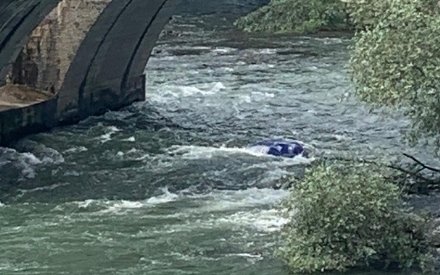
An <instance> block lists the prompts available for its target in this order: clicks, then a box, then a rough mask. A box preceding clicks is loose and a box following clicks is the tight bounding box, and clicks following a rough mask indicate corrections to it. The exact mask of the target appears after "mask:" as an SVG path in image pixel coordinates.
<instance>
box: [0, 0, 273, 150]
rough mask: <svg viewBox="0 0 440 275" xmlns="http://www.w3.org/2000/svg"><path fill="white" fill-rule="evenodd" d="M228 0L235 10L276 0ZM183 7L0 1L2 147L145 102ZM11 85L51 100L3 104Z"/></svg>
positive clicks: (141, 2) (177, 0)
mask: <svg viewBox="0 0 440 275" xmlns="http://www.w3.org/2000/svg"><path fill="white" fill-rule="evenodd" d="M186 1H187V2H191V4H190V6H191V5H192V6H191V7H189V6H188V7H187V6H186V5H185V7H184V9H186V10H188V9H192V8H194V9H195V10H203V9H205V8H206V7H205V6H203V5H197V4H194V3H195V2H196V1H195V0H186ZM219 1H220V0H219ZM221 1H223V2H227V5H230V6H231V5H237V4H238V3H239V2H240V1H244V2H246V3H247V2H258V4H257V5H261V4H262V3H260V2H264V1H266V2H268V1H269V0H221ZM181 2H185V1H182V0H2V1H0V145H1V144H7V143H9V142H10V141H13V140H14V139H16V138H20V137H22V136H23V135H27V134H30V133H35V132H41V131H44V130H47V129H50V128H52V127H54V126H57V125H61V124H70V123H75V122H78V121H80V120H82V119H84V118H86V117H88V116H91V115H99V114H102V113H104V112H105V111H108V110H117V109H119V108H121V107H123V106H126V105H129V104H131V103H133V102H135V101H143V100H145V94H146V91H145V85H146V83H145V67H146V64H147V62H148V60H149V57H150V54H151V52H152V50H153V48H154V47H155V45H156V41H157V39H158V38H159V36H160V33H161V32H162V30H163V29H164V27H165V25H166V24H167V23H168V21H169V19H170V18H171V16H172V15H173V14H174V13H175V11H176V8H177V6H178V5H179V4H181ZM193 2H194V3H193ZM200 2H201V1H200ZM203 3H204V2H203ZM252 4H253V5H254V6H255V3H252ZM206 6H209V5H208V4H207V5H206ZM66 10H68V11H67V12H65V11H66ZM72 16H73V17H74V16H78V17H81V18H72ZM66 29H68V31H65V30H66ZM48 32H49V34H48ZM51 32H53V33H51ZM34 36H36V37H37V39H36V42H32V41H33V40H32V39H33V38H34ZM44 37H46V38H47V37H49V38H48V39H46V40H44ZM43 40H44V41H43ZM54 40H56V41H55V42H54ZM52 43H55V44H56V45H55V46H54V45H52ZM42 44H44V46H43V47H44V48H45V49H46V52H45V53H44V54H42V53H41V51H43V50H44V49H43V50H42V49H41V45H42ZM30 45H31V46H30ZM52 49H55V52H56V54H54V53H53V52H51V50H52ZM35 52H37V53H35ZM35 56H37V57H38V58H39V59H38V58H37V59H38V60H37V61H35V60H33V59H32V58H34V59H35ZM43 59H44V60H43ZM23 64H25V65H23ZM26 66H27V67H26ZM24 67H26V68H25V69H24ZM8 82H9V83H12V84H13V83H17V84H23V86H27V87H31V88H34V89H33V90H34V91H36V90H39V91H40V92H41V91H42V90H43V91H46V92H45V93H44V94H45V96H47V98H46V100H41V99H40V101H39V102H32V103H29V104H27V105H26V104H22V105H20V104H18V105H14V106H12V105H7V106H6V107H5V106H2V102H4V101H2V98H1V95H2V88H4V87H8V85H6V86H5V84H8ZM14 87H15V86H14ZM3 91H4V90H3Z"/></svg>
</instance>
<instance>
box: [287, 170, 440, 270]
mask: <svg viewBox="0 0 440 275" xmlns="http://www.w3.org/2000/svg"><path fill="white" fill-rule="evenodd" d="M380 170H382V169H380ZM386 173H387V171H378V169H376V171H374V170H373V167H371V166H370V165H366V164H359V165H354V166H352V167H348V168H347V167H345V168H339V167H337V166H334V165H325V164H320V165H318V166H316V167H314V168H312V169H310V170H307V172H306V174H305V177H304V178H303V179H302V180H299V181H298V182H295V183H294V184H293V185H292V189H291V193H290V196H289V197H288V198H287V199H286V200H285V201H284V203H283V206H284V207H285V209H286V212H285V214H286V216H287V217H288V219H289V220H290V222H289V223H288V224H287V225H286V226H285V227H284V229H283V233H282V236H283V240H284V241H285V245H284V247H283V248H282V249H280V251H279V255H280V256H281V257H282V258H283V259H284V260H285V262H286V263H287V265H288V266H289V267H290V268H291V269H292V271H294V272H315V271H324V270H328V271H330V270H336V271H342V270H345V269H347V268H351V267H375V268H381V269H387V268H393V269H394V268H399V269H400V268H401V269H405V268H419V267H421V268H423V269H425V270H427V269H428V267H430V266H431V264H430V263H431V261H430V260H431V259H432V255H433V254H432V252H433V251H434V250H432V249H433V248H432V245H431V241H430V234H431V232H432V227H431V226H432V224H433V222H432V220H431V219H430V218H429V217H428V216H426V217H424V216H419V215H415V214H410V213H409V212H407V211H406V210H405V209H404V208H403V201H402V199H401V192H400V190H399V188H398V187H397V186H396V185H395V184H392V183H390V182H387V181H386V180H385V179H384V177H383V176H382V175H383V174H386Z"/></svg>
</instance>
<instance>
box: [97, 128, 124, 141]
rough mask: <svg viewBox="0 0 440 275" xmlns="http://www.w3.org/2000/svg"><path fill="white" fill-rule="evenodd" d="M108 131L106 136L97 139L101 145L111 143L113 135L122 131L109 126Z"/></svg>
mask: <svg viewBox="0 0 440 275" xmlns="http://www.w3.org/2000/svg"><path fill="white" fill-rule="evenodd" d="M107 130H108V131H107V132H106V133H105V134H103V135H101V136H99V137H98V138H97V139H98V140H99V142H100V143H101V144H103V143H106V142H109V141H111V140H112V135H113V134H115V133H117V132H120V131H121V129H119V128H118V127H115V126H109V127H107Z"/></svg>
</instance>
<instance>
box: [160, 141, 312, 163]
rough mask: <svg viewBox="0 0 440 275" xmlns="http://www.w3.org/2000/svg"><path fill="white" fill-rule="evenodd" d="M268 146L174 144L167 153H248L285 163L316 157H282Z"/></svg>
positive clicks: (204, 155) (191, 156)
mask: <svg viewBox="0 0 440 275" xmlns="http://www.w3.org/2000/svg"><path fill="white" fill-rule="evenodd" d="M267 152H268V149H267V147H265V148H263V147H262V146H254V147H241V148H240V147H226V146H224V145H223V146H220V147H209V146H197V145H173V146H171V147H169V148H167V149H166V153H168V154H173V155H180V157H181V158H182V159H211V158H213V157H218V156H231V155H248V156H255V157H264V158H268V159H270V158H272V159H276V160H278V161H280V162H284V164H285V165H293V164H309V163H311V162H313V161H314V158H305V157H303V156H296V157H294V158H280V157H276V156H272V155H268V154H267Z"/></svg>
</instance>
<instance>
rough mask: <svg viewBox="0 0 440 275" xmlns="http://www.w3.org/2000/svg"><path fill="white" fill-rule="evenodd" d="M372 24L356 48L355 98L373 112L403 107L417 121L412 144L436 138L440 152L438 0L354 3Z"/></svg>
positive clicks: (360, 17) (358, 18)
mask: <svg viewBox="0 0 440 275" xmlns="http://www.w3.org/2000/svg"><path fill="white" fill-rule="evenodd" d="M348 6H349V8H350V11H351V17H352V18H353V20H354V21H355V22H357V23H359V22H362V21H369V22H370V26H368V27H367V28H366V29H365V30H362V31H359V32H357V33H356V35H355V37H354V43H353V46H352V47H351V48H350V53H351V57H350V61H349V66H350V75H351V78H352V80H353V83H354V87H355V94H356V95H357V96H358V97H359V98H360V99H361V100H362V101H364V102H366V103H368V104H369V105H370V107H371V108H378V107H381V106H388V107H391V108H401V109H402V110H404V112H405V115H406V116H408V117H409V118H410V119H411V120H412V122H413V125H412V131H411V132H410V133H409V134H408V135H407V138H408V139H407V140H408V141H410V144H412V145H415V144H416V143H417V142H418V141H419V140H420V139H421V138H431V140H432V139H434V140H435V141H436V145H437V147H438V148H440V135H439V134H440V93H439V90H438V89H439V84H440V82H439V81H440V16H439V15H440V7H439V3H438V0H370V1H351V2H349V3H348Z"/></svg>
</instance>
